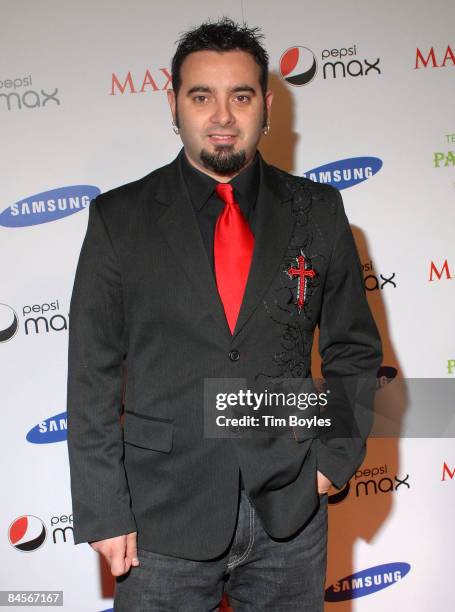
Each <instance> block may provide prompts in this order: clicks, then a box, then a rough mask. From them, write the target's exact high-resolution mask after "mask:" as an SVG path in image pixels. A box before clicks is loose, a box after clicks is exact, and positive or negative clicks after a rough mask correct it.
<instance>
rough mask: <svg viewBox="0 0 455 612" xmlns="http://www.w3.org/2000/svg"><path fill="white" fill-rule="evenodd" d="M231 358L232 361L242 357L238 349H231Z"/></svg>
mask: <svg viewBox="0 0 455 612" xmlns="http://www.w3.org/2000/svg"><path fill="white" fill-rule="evenodd" d="M229 359H230V360H231V361H238V360H239V359H240V353H239V352H238V351H237V350H236V349H233V350H232V351H229Z"/></svg>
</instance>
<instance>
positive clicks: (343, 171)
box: [303, 157, 382, 189]
mask: <svg viewBox="0 0 455 612" xmlns="http://www.w3.org/2000/svg"><path fill="white" fill-rule="evenodd" d="M381 168H382V160H380V159H379V157H350V158H348V159H340V160H339V161H334V162H331V163H330V164H325V165H324V166H318V167H317V168H313V169H312V170H308V171H307V172H305V174H304V175H303V176H304V177H306V178H309V179H311V180H312V181H316V182H317V183H328V184H329V185H332V186H333V187H336V188H337V189H347V188H348V187H353V186H354V185H357V184H358V183H362V182H363V181H366V180H367V179H369V178H370V177H372V176H373V175H374V174H376V173H377V172H379V170H380V169H381Z"/></svg>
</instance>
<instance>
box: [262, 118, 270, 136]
mask: <svg viewBox="0 0 455 612" xmlns="http://www.w3.org/2000/svg"><path fill="white" fill-rule="evenodd" d="M269 131H270V121H267V125H266V127H265V128H264V129H263V130H262V133H263V134H265V135H267V134H268V133H269Z"/></svg>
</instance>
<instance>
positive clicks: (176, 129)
mask: <svg viewBox="0 0 455 612" xmlns="http://www.w3.org/2000/svg"><path fill="white" fill-rule="evenodd" d="M172 129H173V130H174V134H180V130H179V128H178V127H177V126H176V125H175V123H174V122H172Z"/></svg>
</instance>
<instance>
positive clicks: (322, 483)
mask: <svg viewBox="0 0 455 612" xmlns="http://www.w3.org/2000/svg"><path fill="white" fill-rule="evenodd" d="M331 486H332V482H331V481H330V480H329V479H328V478H327V476H324V474H323V473H322V472H320V471H319V470H318V493H319V495H322V494H323V493H327V491H328V490H329V489H330V487H331Z"/></svg>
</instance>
